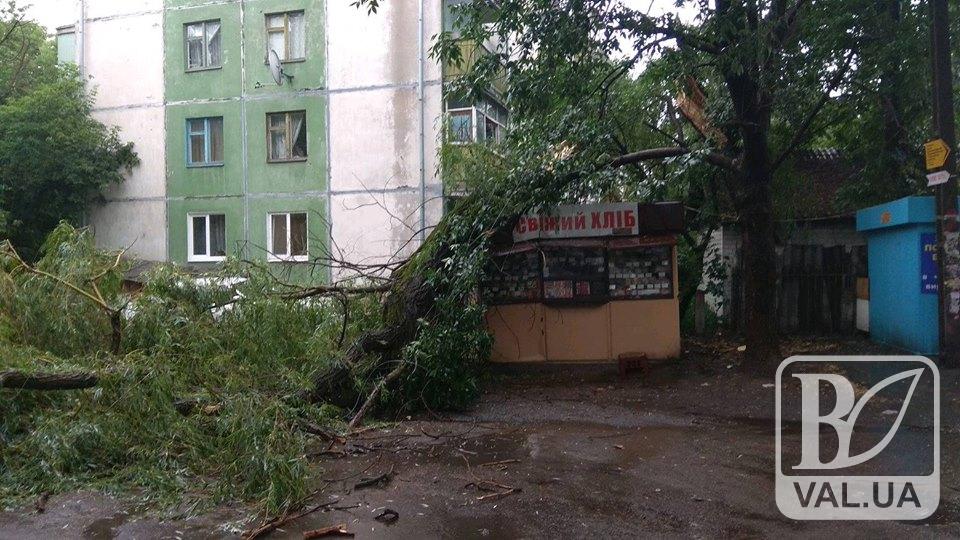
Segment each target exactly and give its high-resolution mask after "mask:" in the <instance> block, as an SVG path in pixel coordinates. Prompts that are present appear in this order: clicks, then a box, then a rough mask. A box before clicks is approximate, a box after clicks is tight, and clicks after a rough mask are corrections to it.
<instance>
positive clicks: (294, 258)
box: [267, 255, 310, 262]
mask: <svg viewBox="0 0 960 540" xmlns="http://www.w3.org/2000/svg"><path fill="white" fill-rule="evenodd" d="M309 260H310V257H309V256H308V255H267V262H307V261H309Z"/></svg>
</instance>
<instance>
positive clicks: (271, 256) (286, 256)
mask: <svg viewBox="0 0 960 540" xmlns="http://www.w3.org/2000/svg"><path fill="white" fill-rule="evenodd" d="M293 214H303V218H304V226H305V227H306V229H307V230H306V232H307V237H306V238H305V239H304V244H303V247H304V250H305V251H306V253H304V254H303V255H291V254H290V247H291V245H292V244H291V242H290V234H291V229H292V227H290V216H291V215H293ZM273 216H286V217H287V252H286V253H282V254H279V255H278V254H276V253H274V251H273ZM267 260H268V261H270V262H306V261H309V260H310V212H307V211H306V210H290V211H287V212H267Z"/></svg>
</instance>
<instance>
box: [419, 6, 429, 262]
mask: <svg viewBox="0 0 960 540" xmlns="http://www.w3.org/2000/svg"><path fill="white" fill-rule="evenodd" d="M424 2H425V0H418V2H417V7H418V13H417V101H418V102H419V108H420V118H419V131H420V136H419V137H418V138H417V143H418V146H419V152H420V243H421V244H422V243H423V242H424V240H425V239H426V230H425V229H426V228H427V171H426V166H427V164H426V148H425V146H424V141H423V138H424V137H425V136H426V125H425V123H426V122H425V120H424V115H425V106H426V103H425V101H424V87H423V86H424V80H423V78H424V75H423V72H424V62H425V61H426V58H424V54H423V46H424V40H423V3H424Z"/></svg>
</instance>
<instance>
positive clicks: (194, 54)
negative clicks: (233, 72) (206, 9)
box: [186, 20, 220, 71]
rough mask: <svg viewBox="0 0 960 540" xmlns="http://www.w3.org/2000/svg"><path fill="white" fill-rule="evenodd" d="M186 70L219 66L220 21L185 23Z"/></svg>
mask: <svg viewBox="0 0 960 540" xmlns="http://www.w3.org/2000/svg"><path fill="white" fill-rule="evenodd" d="M186 36H187V38H186V41H187V47H186V48H187V71H193V70H200V69H212V68H218V67H220V21H219V20H216V21H204V22H198V23H190V24H187V25H186Z"/></svg>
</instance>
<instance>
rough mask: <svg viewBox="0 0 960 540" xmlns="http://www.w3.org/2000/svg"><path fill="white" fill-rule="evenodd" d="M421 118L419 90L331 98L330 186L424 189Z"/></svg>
mask: <svg viewBox="0 0 960 540" xmlns="http://www.w3.org/2000/svg"><path fill="white" fill-rule="evenodd" d="M419 114H420V108H419V106H418V102H417V90H416V88H397V87H393V88H384V89H377V90H369V91H365V92H344V93H338V94H332V95H331V96H330V130H331V137H330V152H331V157H332V159H331V162H330V186H331V188H332V189H333V190H334V191H343V190H361V189H379V190H382V189H388V188H397V187H404V186H405V187H418V189H419V185H420V146H419V142H418V138H419V129H420V123H419V118H418V116H419ZM428 172H432V171H428Z"/></svg>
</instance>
